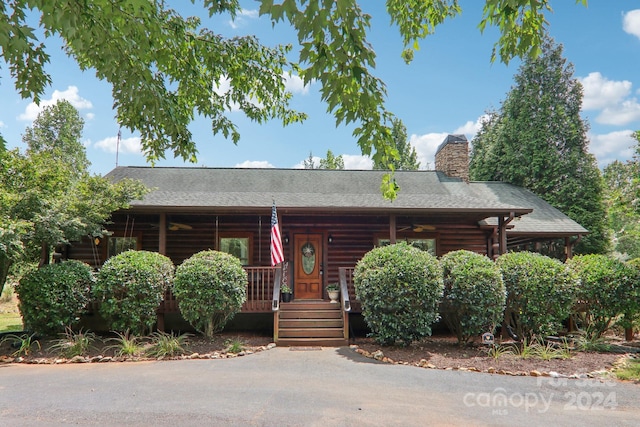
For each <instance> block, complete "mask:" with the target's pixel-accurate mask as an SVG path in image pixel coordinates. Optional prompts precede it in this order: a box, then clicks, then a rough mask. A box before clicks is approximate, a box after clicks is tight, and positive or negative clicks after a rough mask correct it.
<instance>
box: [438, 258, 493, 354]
mask: <svg viewBox="0 0 640 427" xmlns="http://www.w3.org/2000/svg"><path fill="white" fill-rule="evenodd" d="M440 265H441V266H442V277H443V283H444V294H443V296H442V304H441V306H440V307H441V309H440V312H441V314H442V318H443V320H444V321H445V323H446V324H447V326H448V327H449V329H450V330H451V331H452V332H453V333H455V334H456V337H457V338H458V343H459V344H463V343H467V342H468V341H469V340H470V339H471V338H473V337H474V336H478V335H481V334H482V333H484V332H493V331H494V329H495V327H496V325H497V324H499V323H500V322H501V320H502V318H503V314H504V304H505V298H506V294H505V287H504V283H503V282H502V276H501V274H500V269H499V268H498V266H497V265H496V264H495V263H494V262H493V261H491V260H490V259H489V258H487V257H486V256H484V255H480V254H477V253H475V252H470V251H466V250H459V251H454V252H449V253H448V254H446V255H444V256H443V257H442V258H441V259H440Z"/></svg>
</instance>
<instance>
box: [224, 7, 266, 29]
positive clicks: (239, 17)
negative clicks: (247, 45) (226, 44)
mask: <svg viewBox="0 0 640 427" xmlns="http://www.w3.org/2000/svg"><path fill="white" fill-rule="evenodd" d="M259 17H260V15H259V13H258V11H257V10H256V9H250V10H249V9H242V10H241V11H240V12H238V13H237V14H236V17H235V19H232V20H229V22H228V23H229V26H230V27H231V28H233V29H234V30H236V29H238V28H242V27H245V26H247V25H249V21H251V20H254V19H258V18H259Z"/></svg>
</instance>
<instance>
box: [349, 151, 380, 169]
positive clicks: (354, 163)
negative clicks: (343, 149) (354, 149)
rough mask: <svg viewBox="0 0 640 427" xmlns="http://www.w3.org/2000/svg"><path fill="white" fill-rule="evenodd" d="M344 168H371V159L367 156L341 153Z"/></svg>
mask: <svg viewBox="0 0 640 427" xmlns="http://www.w3.org/2000/svg"><path fill="white" fill-rule="evenodd" d="M342 160H344V168H345V169H355V170H368V169H372V168H373V160H371V158H369V157H367V156H361V155H356V154H343V155H342Z"/></svg>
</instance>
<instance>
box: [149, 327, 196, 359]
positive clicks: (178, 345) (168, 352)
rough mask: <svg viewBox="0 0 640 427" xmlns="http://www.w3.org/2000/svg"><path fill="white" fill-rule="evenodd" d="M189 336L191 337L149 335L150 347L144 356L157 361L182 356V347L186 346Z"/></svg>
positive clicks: (162, 334) (187, 335) (160, 333)
mask: <svg viewBox="0 0 640 427" xmlns="http://www.w3.org/2000/svg"><path fill="white" fill-rule="evenodd" d="M189 336H191V335H190V334H182V335H174V334H167V333H165V332H154V333H153V334H151V347H149V348H148V349H147V351H146V352H145V354H146V355H147V356H149V357H155V358H158V359H162V358H164V357H173V356H179V355H182V354H184V353H185V349H184V346H185V345H186V344H187V340H188V337H189Z"/></svg>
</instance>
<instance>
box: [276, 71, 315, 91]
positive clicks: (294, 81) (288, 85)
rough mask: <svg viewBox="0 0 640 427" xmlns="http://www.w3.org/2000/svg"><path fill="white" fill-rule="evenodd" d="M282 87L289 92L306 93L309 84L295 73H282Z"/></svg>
mask: <svg viewBox="0 0 640 427" xmlns="http://www.w3.org/2000/svg"><path fill="white" fill-rule="evenodd" d="M282 77H283V78H284V87H285V89H286V90H288V91H289V92H291V93H301V94H302V95H306V94H307V93H309V85H305V84H304V80H302V78H300V76H298V75H296V74H289V73H283V74H282Z"/></svg>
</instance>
